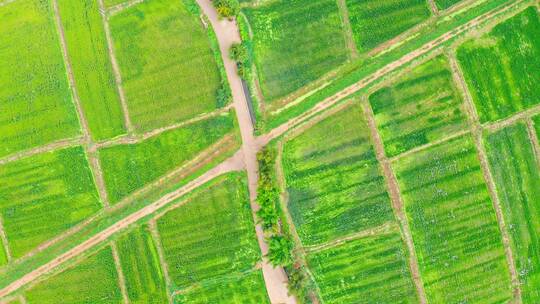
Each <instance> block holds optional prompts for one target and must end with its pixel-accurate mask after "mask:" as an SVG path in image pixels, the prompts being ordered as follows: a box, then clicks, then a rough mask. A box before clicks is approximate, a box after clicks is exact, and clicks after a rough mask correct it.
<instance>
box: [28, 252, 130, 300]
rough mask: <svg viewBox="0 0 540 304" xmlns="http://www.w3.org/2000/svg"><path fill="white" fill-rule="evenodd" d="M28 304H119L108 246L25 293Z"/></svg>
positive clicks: (118, 292)
mask: <svg viewBox="0 0 540 304" xmlns="http://www.w3.org/2000/svg"><path fill="white" fill-rule="evenodd" d="M25 296H26V300H27V301H28V303H30V304H32V303H36V304H57V303H63V304H70V303H73V304H75V303H93V304H94V303H104V304H105V303H107V304H109V303H123V301H122V295H121V293H120V287H119V285H118V274H117V273H116V268H115V266H114V260H113V256H112V252H111V249H110V247H106V248H104V249H102V250H101V251H100V252H98V253H96V254H94V255H92V256H90V257H88V258H86V259H85V260H83V261H82V262H80V263H79V264H77V265H76V266H74V267H73V268H69V269H67V270H64V271H63V272H61V273H59V274H56V275H54V276H52V277H50V278H48V279H46V280H45V281H42V282H39V283H38V284H37V285H35V286H32V287H31V288H30V289H29V290H27V291H26V292H25Z"/></svg>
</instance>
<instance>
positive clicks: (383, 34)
mask: <svg viewBox="0 0 540 304" xmlns="http://www.w3.org/2000/svg"><path fill="white" fill-rule="evenodd" d="M345 2H346V4H347V8H348V10H349V19H350V23H351V28H352V31H353V36H354V40H355V42H356V46H357V48H358V50H360V51H361V52H363V51H369V50H370V49H372V48H374V47H376V46H377V45H379V44H381V43H383V42H385V41H387V40H390V39H392V38H394V37H395V36H397V35H399V34H401V33H403V32H404V31H406V30H408V29H410V28H412V27H413V26H415V25H417V24H419V23H421V22H422V21H424V20H426V19H427V18H428V17H429V16H430V10H429V7H428V5H427V1H426V0H389V1H388V0H386V1H380V0H345Z"/></svg>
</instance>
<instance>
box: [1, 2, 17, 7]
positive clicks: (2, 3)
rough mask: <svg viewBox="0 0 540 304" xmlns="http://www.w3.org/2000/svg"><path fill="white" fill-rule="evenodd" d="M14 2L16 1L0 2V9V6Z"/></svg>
mask: <svg viewBox="0 0 540 304" xmlns="http://www.w3.org/2000/svg"><path fill="white" fill-rule="evenodd" d="M15 1H17V0H6V1H2V2H0V7H2V6H4V5H8V4H10V3H12V2H15Z"/></svg>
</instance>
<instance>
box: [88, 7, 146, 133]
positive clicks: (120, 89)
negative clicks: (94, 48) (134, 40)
mask: <svg viewBox="0 0 540 304" xmlns="http://www.w3.org/2000/svg"><path fill="white" fill-rule="evenodd" d="M140 1H141V2H142V0H140ZM98 5H99V10H100V12H102V14H101V15H102V16H101V22H102V24H103V29H104V30H105V39H106V40H107V51H108V53H109V60H110V62H111V66H112V69H113V74H114V80H115V83H116V89H117V91H118V97H119V98H120V106H121V108H122V114H123V116H124V125H125V127H126V129H127V132H128V134H132V133H133V124H132V123H131V118H130V117H129V111H128V106H127V101H126V95H125V93H124V87H123V86H122V75H121V74H120V67H119V65H118V62H117V61H116V54H115V52H114V44H113V41H112V36H111V29H110V27H109V17H108V16H107V14H105V13H104V12H106V10H105V5H104V4H103V0H98Z"/></svg>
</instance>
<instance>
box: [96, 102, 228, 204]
mask: <svg viewBox="0 0 540 304" xmlns="http://www.w3.org/2000/svg"><path fill="white" fill-rule="evenodd" d="M233 115H234V113H232V112H231V113H229V114H227V115H224V116H218V117H215V118H211V119H207V120H202V121H199V122H197V123H194V124H191V125H188V126H185V127H181V128H177V129H173V130H169V131H166V132H164V133H161V134H160V135H157V136H154V137H151V138H148V139H146V140H144V141H142V142H139V143H137V144H129V145H116V146H112V147H108V148H103V149H100V150H99V159H100V160H101V166H102V168H103V176H104V178H105V182H106V185H107V192H108V194H109V199H110V201H111V203H116V202H118V201H120V199H122V198H123V197H125V196H127V195H129V194H131V193H133V192H134V191H135V190H137V189H140V188H141V187H143V186H144V185H146V184H148V183H150V182H152V181H154V180H156V179H157V178H158V177H160V176H163V175H165V174H166V173H168V172H170V171H172V170H173V169H175V168H178V167H180V166H181V165H182V164H185V163H186V162H188V161H189V160H191V159H193V158H194V157H195V156H196V155H198V154H199V153H201V152H202V151H203V150H204V149H206V148H208V147H209V146H211V145H212V144H214V143H216V142H218V141H219V140H220V139H221V138H223V136H225V135H227V134H229V135H232V134H235V121H234V116H233Z"/></svg>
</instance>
